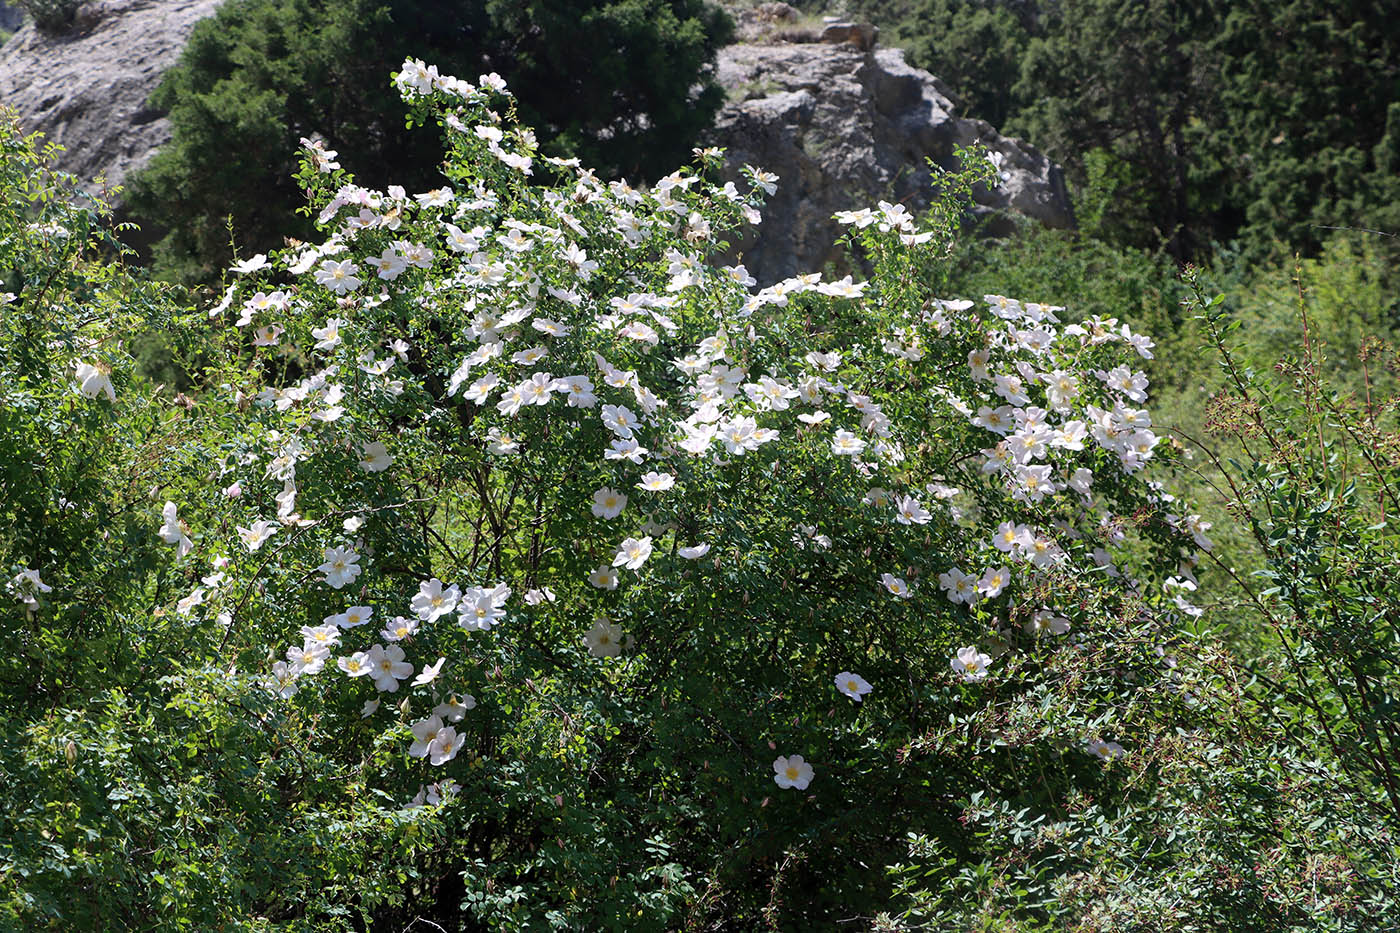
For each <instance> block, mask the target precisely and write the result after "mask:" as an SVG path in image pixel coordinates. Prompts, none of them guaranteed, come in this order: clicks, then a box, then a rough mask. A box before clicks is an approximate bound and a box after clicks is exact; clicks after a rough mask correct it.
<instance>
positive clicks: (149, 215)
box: [130, 0, 732, 280]
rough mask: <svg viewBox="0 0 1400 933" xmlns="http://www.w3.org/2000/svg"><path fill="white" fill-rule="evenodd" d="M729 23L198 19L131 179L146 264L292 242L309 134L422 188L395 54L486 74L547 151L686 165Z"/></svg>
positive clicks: (277, 9)
mask: <svg viewBox="0 0 1400 933" xmlns="http://www.w3.org/2000/svg"><path fill="white" fill-rule="evenodd" d="M731 29H732V26H731V24H730V22H729V20H728V18H727V16H726V15H725V14H724V13H723V12H722V11H721V10H719V9H718V8H717V7H715V6H713V5H711V4H709V3H708V2H707V0H528V2H520V0H460V2H455V0H454V2H442V0H230V2H228V3H225V4H223V5H222V6H221V7H220V8H219V10H218V12H217V13H215V14H214V16H212V17H210V18H209V19H207V20H204V21H203V22H201V23H200V24H199V25H198V26H197V27H196V28H195V31H194V34H193V35H192V36H191V38H190V42H189V44H188V45H187V46H186V48H185V51H184V52H183V53H182V55H181V59H180V62H179V64H177V65H176V67H175V68H173V69H172V70H171V71H170V72H168V73H167V75H166V77H165V79H164V81H163V83H162V85H161V87H160V89H159V90H158V91H157V92H156V94H155V95H154V97H153V98H152V100H153V103H154V104H155V105H156V106H159V107H162V108H165V109H168V110H169V111H170V121H171V124H172V130H173V133H174V136H173V139H172V141H171V143H170V144H169V145H167V146H165V147H164V148H162V149H161V150H160V152H159V153H158V154H157V155H156V157H155V158H154V160H153V161H152V163H151V165H150V167H149V168H148V169H147V170H146V171H144V172H143V173H142V174H141V175H140V176H139V177H138V178H137V179H135V180H134V181H133V183H132V190H131V192H130V195H131V198H130V200H131V205H132V207H133V209H134V213H135V216H136V218H137V219H138V220H140V221H141V222H142V223H143V224H146V225H149V226H151V227H152V228H153V229H155V230H160V231H163V232H165V236H164V239H163V240H162V241H161V242H160V243H159V244H158V246H157V247H156V250H155V255H156V259H157V265H158V266H159V267H160V268H161V269H162V270H164V271H166V272H167V273H171V274H176V275H179V276H181V277H184V278H186V279H193V280H206V279H208V278H209V277H210V276H211V275H216V274H217V271H218V269H219V268H221V267H222V266H223V265H225V264H226V263H227V262H228V260H229V258H230V256H231V250H230V233H229V231H228V229H227V226H226V218H229V217H232V218H233V221H234V228H235V230H236V236H237V240H238V242H239V244H240V246H242V247H243V248H246V249H252V250H266V249H269V248H272V247H277V246H280V245H282V238H283V237H284V236H297V237H303V238H304V237H307V236H309V235H310V234H311V231H312V228H311V227H310V226H309V224H307V223H306V222H305V221H298V219H297V217H296V215H295V213H294V212H295V210H296V209H297V208H298V207H300V206H301V204H302V203H303V200H304V198H303V194H302V192H300V191H298V190H297V189H296V186H295V184H294V183H293V182H292V174H293V172H294V170H295V168H296V158H297V156H296V152H297V145H298V140H299V139H300V138H301V137H303V136H309V135H313V134H314V135H319V136H320V137H322V138H324V139H325V140H326V141H327V145H328V146H329V148H331V149H334V150H340V151H341V152H343V153H344V155H343V161H344V163H345V165H346V167H347V168H348V169H351V170H353V171H355V172H357V173H359V174H361V175H362V176H364V177H365V178H366V179H367V180H370V181H374V182H376V183H380V184H385V183H387V182H388V180H389V179H390V178H391V177H392V179H393V180H394V181H396V182H397V183H400V184H404V185H407V186H410V187H417V188H427V187H430V186H431V185H432V184H433V183H434V182H435V179H437V178H438V177H439V166H440V163H441V160H442V155H443V153H442V149H441V147H440V146H439V145H438V143H437V141H436V140H434V139H432V138H425V136H424V134H421V133H420V134H414V133H410V132H408V130H407V129H406V128H405V125H404V117H405V111H404V108H403V105H402V103H401V102H400V101H399V99H398V94H397V92H395V91H394V89H393V88H392V87H391V86H390V84H389V82H388V80H387V75H388V74H389V72H390V71H392V70H393V69H394V68H396V67H398V65H399V63H400V62H402V61H403V60H404V59H405V58H407V57H410V56H411V57H415V58H426V59H428V60H429V61H431V62H433V63H435V64H436V65H438V66H440V67H442V68H443V69H444V71H446V72H447V73H452V74H464V75H467V76H469V77H471V78H475V77H476V75H477V74H479V73H482V72H492V71H494V72H499V73H500V74H501V75H503V76H504V77H505V78H506V79H507V80H508V81H510V82H511V85H512V87H515V88H518V89H519V91H520V98H519V101H520V102H519V107H520V111H521V115H522V117H523V118H524V119H526V120H528V121H530V123H531V124H532V125H533V126H534V127H535V129H536V131H537V132H538V133H539V134H540V137H541V142H542V143H543V144H544V145H545V148H546V150H547V151H551V152H554V153H556V154H560V155H575V156H579V157H581V158H583V159H584V160H585V161H587V162H588V163H589V164H591V165H594V166H596V167H597V168H598V169H599V170H600V171H601V172H603V173H604V175H605V176H607V177H616V176H618V175H627V176H630V177H634V178H652V177H656V176H658V175H660V174H662V173H664V172H665V171H667V170H669V169H670V167H671V166H673V165H675V164H676V163H678V162H680V161H682V160H683V159H684V158H686V157H688V155H689V152H690V147H691V145H692V144H693V140H694V138H695V136H696V134H697V133H699V131H700V130H701V129H703V128H704V127H705V126H707V125H708V124H709V122H710V120H711V119H712V118H713V116H714V113H715V111H716V110H717V109H718V108H719V105H720V103H721V102H722V99H723V94H722V92H721V91H720V90H719V88H718V87H717V86H716V85H715V84H714V81H713V76H712V75H711V73H710V71H709V68H710V66H711V65H712V64H713V61H714V57H715V53H716V51H717V49H718V48H719V46H720V45H722V44H723V43H724V42H726V41H727V40H728V37H729V35H730V32H731Z"/></svg>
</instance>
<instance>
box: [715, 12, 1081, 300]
mask: <svg viewBox="0 0 1400 933" xmlns="http://www.w3.org/2000/svg"><path fill="white" fill-rule="evenodd" d="M828 31H830V30H829V29H828ZM719 79H720V83H721V84H723V85H724V86H725V88H726V89H727V90H728V91H729V94H730V103H729V104H728V105H727V106H725V108H724V109H723V110H722V111H721V112H720V115H719V118H718V120H717V123H716V126H715V129H714V131H713V133H712V136H711V142H712V143H713V144H715V145H720V146H724V147H725V148H726V149H727V150H728V154H729V164H730V166H731V167H732V168H734V169H737V168H738V166H740V165H743V164H745V163H747V164H750V165H755V166H758V167H761V168H763V169H766V170H767V171H770V172H775V173H777V175H778V176H779V178H780V181H779V182H778V193H777V195H776V196H775V197H773V198H771V199H770V200H769V206H768V209H767V211H766V212H765V215H764V221H763V224H762V227H761V229H760V231H759V233H758V235H757V236H756V237H755V238H753V239H751V240H750V241H749V242H747V243H743V244H740V248H741V251H742V254H743V258H744V263H745V265H746V266H747V267H748V269H749V271H750V272H751V273H752V274H753V275H754V276H755V278H757V279H758V280H759V282H760V284H763V283H768V282H772V281H775V280H777V279H780V278H784V277H786V276H790V275H796V274H799V273H802V272H807V271H812V270H818V269H821V268H823V266H824V265H825V264H826V263H827V262H836V263H837V264H838V266H839V265H840V251H839V250H838V249H835V248H833V246H832V244H833V242H834V241H835V239H836V237H837V236H839V235H840V233H841V230H840V228H839V227H838V226H837V225H836V224H835V223H834V222H833V221H832V220H831V215H832V214H833V213H834V212H836V211H838V210H849V209H853V208H858V207H867V206H873V205H874V203H875V201H876V200H877V199H881V198H883V199H885V200H888V201H895V202H900V203H903V204H905V205H906V206H908V207H909V208H910V209H911V210H914V209H916V208H920V207H924V206H927V204H928V203H929V197H930V194H931V191H932V186H931V182H930V174H929V169H928V167H927V164H926V161H925V160H926V159H932V160H933V161H934V162H935V163H937V164H938V165H940V166H943V167H945V168H951V167H954V166H955V162H956V160H955V159H954V158H953V147H954V146H955V145H964V146H966V145H970V144H972V143H974V142H980V143H982V144H983V145H984V146H986V147H987V149H988V150H989V151H991V152H993V153H1000V154H1001V157H1002V165H1001V168H1002V173H1003V178H1004V180H1003V182H1002V183H1001V185H1000V186H999V187H997V188H995V189H993V190H990V191H982V192H978V194H977V201H978V205H979V209H978V210H979V212H980V213H982V214H983V215H984V216H986V218H987V221H988V223H987V228H988V229H990V230H991V232H994V233H995V232H1003V231H1006V230H1008V229H1009V228H1010V226H1011V223H1010V221H1009V219H1008V218H1006V216H1005V215H1006V214H1007V213H1008V212H1009V213H1014V214H1023V215H1026V216H1029V217H1032V218H1034V219H1036V220H1038V221H1040V222H1041V223H1044V224H1046V225H1048V226H1051V227H1070V226H1072V225H1073V223H1074V219H1073V215H1072V214H1071V212H1070V206H1069V198H1068V196H1067V194H1066V191H1065V186H1064V179H1063V177H1062V175H1061V173H1060V169H1059V167H1058V166H1056V165H1055V164H1054V163H1053V162H1051V161H1050V160H1049V159H1048V158H1047V157H1046V156H1044V155H1043V154H1041V153H1040V152H1037V151H1036V150H1035V149H1033V148H1031V147H1030V146H1028V145H1027V144H1025V143H1023V142H1021V141H1020V140H1016V139H1010V138H1007V137H1005V136H1002V135H1001V134H1000V133H998V132H997V131H996V130H995V129H994V128H993V127H992V126H991V125H990V124H988V123H987V122H985V121H983V120H972V119H967V118H961V117H955V116H953V115H952V113H953V109H954V107H953V104H952V102H951V101H950V100H949V99H948V97H947V95H946V94H945V93H944V92H943V90H942V88H941V87H940V84H939V82H938V79H937V78H935V77H934V76H933V75H931V74H929V73H928V72H926V71H921V70H919V69H916V68H913V67H910V66H909V65H908V64H907V63H905V61H904V53H903V52H901V51H900V50H898V49H874V50H863V49H862V48H861V47H860V44H858V43H852V42H841V43H839V44H832V43H829V42H827V43H823V42H820V41H815V42H777V43H771V44H755V43H745V44H741V45H734V46H730V47H729V48H726V49H723V50H722V51H721V52H720V60H719Z"/></svg>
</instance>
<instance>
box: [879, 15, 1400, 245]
mask: <svg viewBox="0 0 1400 933" xmlns="http://www.w3.org/2000/svg"><path fill="white" fill-rule="evenodd" d="M857 6H858V7H859V8H861V9H863V10H865V11H866V12H867V14H868V15H870V16H872V17H873V18H875V19H876V21H877V22H882V23H884V24H885V25H886V26H887V27H888V31H889V32H891V33H893V37H894V41H897V42H900V43H903V44H907V45H908V47H909V51H910V57H911V60H912V61H913V62H914V63H915V64H918V65H920V66H921V67H925V68H928V69H929V70H930V71H932V72H933V73H934V74H936V75H938V76H939V77H940V78H942V79H943V81H944V82H945V83H947V84H948V85H949V87H950V88H951V89H952V90H953V92H954V94H955V95H956V97H957V98H958V100H959V101H960V102H961V103H962V106H963V107H964V109H965V110H966V112H967V113H969V114H971V115H974V116H980V117H984V118H986V119H988V120H991V121H992V122H993V123H994V124H995V125H996V126H997V127H998V128H1000V129H1001V130H1003V131H1004V132H1008V133H1011V134H1014V135H1019V136H1024V137H1025V138H1027V139H1029V140H1031V141H1032V142H1033V143H1034V144H1035V145H1037V146H1038V147H1040V148H1042V149H1044V150H1046V151H1047V152H1048V153H1049V154H1050V155H1051V156H1052V157H1053V158H1054V159H1056V160H1057V161H1059V162H1060V163H1062V164H1063V165H1064V166H1065V167H1066V169H1067V171H1068V173H1069V175H1070V179H1071V181H1072V182H1073V184H1074V186H1075V187H1076V189H1077V194H1078V197H1077V203H1076V208H1077V209H1078V212H1079V219H1080V222H1081V225H1082V226H1083V228H1084V229H1085V230H1087V231H1089V232H1092V233H1095V234H1098V235H1101V236H1103V237H1104V238H1105V239H1108V240H1111V241H1112V242H1115V243H1118V244H1122V245H1135V246H1140V247H1147V248H1151V249H1157V248H1159V247H1162V246H1165V247H1166V249H1167V251H1168V252H1169V253H1170V254H1171V255H1172V256H1174V257H1175V258H1177V259H1178V260H1185V259H1189V258H1196V259H1201V258H1203V257H1204V256H1206V255H1207V254H1208V253H1209V251H1210V250H1211V248H1212V246H1213V245H1214V244H1217V243H1225V242H1228V241H1231V240H1234V239H1236V238H1239V239H1241V240H1242V241H1243V242H1244V244H1245V245H1246V246H1247V247H1248V248H1249V250H1250V251H1251V252H1252V253H1253V254H1254V255H1259V254H1263V253H1268V252H1269V251H1271V250H1273V249H1274V248H1275V244H1276V243H1283V244H1287V245H1289V246H1291V247H1293V248H1301V249H1304V250H1307V251H1313V250H1315V249H1316V248H1317V247H1318V245H1319V244H1320V243H1321V242H1322V241H1323V240H1325V239H1326V238H1327V235H1328V231H1327V230H1326V229H1325V228H1327V227H1344V226H1359V227H1372V228H1380V229H1383V230H1389V231H1392V232H1394V231H1396V230H1400V207H1397V205H1400V171H1398V170H1400V20H1397V18H1396V17H1395V16H1394V10H1392V9H1388V8H1387V6H1386V5H1385V4H1376V3H1367V2H1364V0H1355V2H1340V3H1334V2H1320V0H1288V2H1284V3H1277V2H1274V3H1264V2H1260V0H1248V2H1243V3H1240V2H1225V0H1191V2H1186V3H1182V2H1175V0H1149V2H1141V0H1054V2H1040V0H1011V2H1003V0H906V2H889V0H868V2H864V3H859V4H857Z"/></svg>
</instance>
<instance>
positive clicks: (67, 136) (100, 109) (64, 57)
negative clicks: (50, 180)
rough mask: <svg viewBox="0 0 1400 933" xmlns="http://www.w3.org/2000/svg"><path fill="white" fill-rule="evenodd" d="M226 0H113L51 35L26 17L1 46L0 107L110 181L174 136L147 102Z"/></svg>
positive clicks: (77, 167) (78, 169)
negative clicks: (200, 26)
mask: <svg viewBox="0 0 1400 933" xmlns="http://www.w3.org/2000/svg"><path fill="white" fill-rule="evenodd" d="M218 5H219V0H104V2H98V3H87V4H84V5H83V6H82V7H80V8H79V9H78V12H77V16H76V17H75V20H74V25H73V28H72V29H71V30H69V31H67V32H65V33H64V34H62V35H56V36H51V35H46V34H45V33H43V32H41V31H40V30H38V29H36V28H35V27H34V25H33V24H32V23H27V24H25V25H24V27H23V28H21V29H20V30H19V31H18V32H17V33H15V34H14V36H13V37H12V38H11V39H10V41H8V42H6V43H5V44H4V45H3V46H0V104H4V105H6V106H10V107H14V108H15V109H16V110H18V111H19V114H20V123H21V125H22V126H23V127H24V130H25V132H27V133H32V132H36V131H38V132H42V133H43V134H44V135H45V136H46V137H47V139H48V140H50V141H52V142H56V143H59V144H60V145H62V146H63V147H64V148H65V149H66V150H67V151H66V152H65V153H63V156H62V157H61V158H60V159H59V167H61V168H63V169H64V170H65V171H69V172H72V173H73V174H75V175H77V176H78V177H79V178H80V179H82V180H84V181H89V180H91V179H94V178H96V177H97V176H99V175H104V176H105V177H106V181H107V185H108V186H109V187H111V186H114V185H118V184H121V183H122V182H123V180H124V179H125V178H126V177H127V175H129V174H130V173H131V172H133V171H134V170H135V169H137V168H140V167H141V166H143V165H145V164H146V162H147V161H149V159H150V157H151V155H152V154H153V153H154V152H155V150H156V149H158V148H159V147H160V146H162V145H163V144H164V143H165V142H167V141H168V140H169V139H170V127H169V124H168V123H167V121H166V120H165V119H164V118H163V116H162V115H161V114H160V113H159V112H157V111H154V110H151V109H150V108H149V107H148V106H147V103H146V99H147V98H148V97H149V96H150V94H151V92H152V91H153V90H155V87H156V85H157V84H159V83H160V78H161V75H163V74H164V73H165V71H166V69H168V68H169V67H170V66H171V65H173V64H175V61H176V59H177V58H179V56H180V51H181V49H183V48H184V45H185V42H186V40H188V39H189V35H190V32H191V30H193V29H194V25H195V23H197V22H199V21H200V20H201V19H203V18H205V17H206V16H208V15H210V14H211V13H213V12H214V10H215V9H216V8H217V7H218Z"/></svg>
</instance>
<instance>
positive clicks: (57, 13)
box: [0, 0, 81, 38]
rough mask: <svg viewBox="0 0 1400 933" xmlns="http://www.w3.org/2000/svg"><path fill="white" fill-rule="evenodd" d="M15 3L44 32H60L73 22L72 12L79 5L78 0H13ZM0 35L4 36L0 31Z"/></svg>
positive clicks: (73, 12) (74, 11)
mask: <svg viewBox="0 0 1400 933" xmlns="http://www.w3.org/2000/svg"><path fill="white" fill-rule="evenodd" d="M15 5H16V6H18V7H19V8H20V9H21V10H24V12H25V13H27V14H29V18H30V19H32V20H33V21H34V25H35V26H37V27H39V28H40V29H42V30H44V31H45V32H52V33H61V32H63V31H64V30H65V29H67V28H68V27H69V26H71V25H72V24H73V14H75V13H76V12H77V11H78V7H79V6H80V5H81V2H80V0H15ZM0 36H4V37H5V38H8V36H5V34H4V33H3V32H0Z"/></svg>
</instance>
